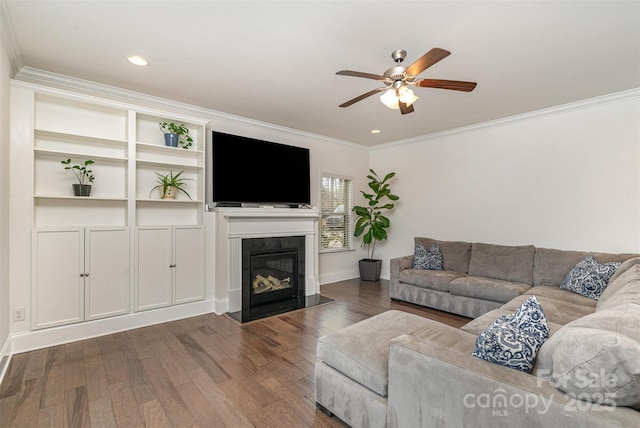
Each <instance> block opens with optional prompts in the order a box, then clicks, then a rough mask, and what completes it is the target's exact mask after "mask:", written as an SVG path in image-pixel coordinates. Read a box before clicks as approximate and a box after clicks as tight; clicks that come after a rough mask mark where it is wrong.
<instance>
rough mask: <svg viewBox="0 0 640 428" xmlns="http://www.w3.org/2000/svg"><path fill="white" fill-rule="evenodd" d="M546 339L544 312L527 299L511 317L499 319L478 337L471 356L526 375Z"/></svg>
mask: <svg viewBox="0 0 640 428" xmlns="http://www.w3.org/2000/svg"><path fill="white" fill-rule="evenodd" d="M548 337H549V326H548V325H547V320H546V317H545V315H544V311H543V310H542V307H541V306H540V305H539V304H538V301H537V300H536V298H535V296H531V297H529V298H528V299H527V300H526V301H525V302H523V304H522V305H521V306H520V307H518V309H517V310H516V311H515V312H514V313H513V314H511V315H503V316H500V317H499V318H498V319H496V320H495V321H494V322H493V323H491V324H490V325H489V327H487V328H486V329H485V330H484V331H483V332H482V333H480V335H479V336H478V338H477V340H476V344H475V347H474V349H473V353H472V355H473V356H474V357H478V358H481V359H483V360H486V361H489V362H491V363H495V364H500V365H503V366H505V367H509V368H512V369H516V370H520V371H522V372H525V373H530V372H531V370H532V369H533V365H534V363H535V358H536V354H537V353H538V350H539V349H540V347H541V346H542V344H543V343H544V342H545V341H546V340H547V338H548Z"/></svg>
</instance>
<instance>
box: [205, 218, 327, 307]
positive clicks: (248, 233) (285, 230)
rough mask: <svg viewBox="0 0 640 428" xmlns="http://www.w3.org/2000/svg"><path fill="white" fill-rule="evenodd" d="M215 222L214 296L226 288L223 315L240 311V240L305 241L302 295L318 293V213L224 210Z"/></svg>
mask: <svg viewBox="0 0 640 428" xmlns="http://www.w3.org/2000/svg"><path fill="white" fill-rule="evenodd" d="M213 212H214V213H215V216H216V219H215V224H216V230H215V235H216V236H215V242H216V247H215V251H216V256H215V260H216V264H215V278H216V294H218V295H221V294H222V293H221V292H223V290H222V289H221V288H222V287H224V288H225V290H224V292H226V296H227V299H228V305H227V308H226V312H229V313H233V312H238V311H242V239H246V238H266V237H283V236H304V237H305V260H304V264H305V284H304V286H305V295H306V296H316V295H317V294H319V293H320V284H319V283H318V236H319V231H318V223H319V218H320V217H319V216H320V214H319V211H318V209H311V208H309V209H306V208H246V207H243V208H223V207H217V208H214V209H213Z"/></svg>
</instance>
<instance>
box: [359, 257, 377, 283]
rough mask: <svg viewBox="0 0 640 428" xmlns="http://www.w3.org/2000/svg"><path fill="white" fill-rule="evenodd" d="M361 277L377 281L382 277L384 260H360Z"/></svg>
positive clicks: (364, 279)
mask: <svg viewBox="0 0 640 428" xmlns="http://www.w3.org/2000/svg"><path fill="white" fill-rule="evenodd" d="M359 266H360V279H361V280H363V281H377V280H379V279H380V271H381V270H382V260H380V259H362V260H360V261H359Z"/></svg>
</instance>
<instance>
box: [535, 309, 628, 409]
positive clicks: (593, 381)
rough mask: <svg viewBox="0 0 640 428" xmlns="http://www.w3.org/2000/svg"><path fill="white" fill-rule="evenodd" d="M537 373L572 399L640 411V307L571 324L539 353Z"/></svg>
mask: <svg viewBox="0 0 640 428" xmlns="http://www.w3.org/2000/svg"><path fill="white" fill-rule="evenodd" d="M536 373H537V375H538V376H540V377H543V378H549V381H550V382H551V383H552V385H554V386H555V387H556V388H558V389H560V390H561V391H564V392H566V393H567V394H569V395H571V396H573V397H577V398H580V399H583V400H586V401H592V402H597V403H606V404H612V405H616V406H628V407H633V408H636V409H640V305H636V304H632V303H629V304H626V305H621V306H617V307H615V308H613V309H609V310H606V311H598V312H596V313H593V314H591V315H588V316H585V317H583V318H580V319H578V320H575V321H573V322H571V323H570V324H567V325H566V326H564V327H563V328H561V329H560V330H559V331H558V332H557V333H556V334H554V335H553V336H552V337H551V338H550V339H549V340H548V341H547V343H546V344H545V345H544V346H543V347H542V349H541V350H540V353H539V361H538V365H537V366H536Z"/></svg>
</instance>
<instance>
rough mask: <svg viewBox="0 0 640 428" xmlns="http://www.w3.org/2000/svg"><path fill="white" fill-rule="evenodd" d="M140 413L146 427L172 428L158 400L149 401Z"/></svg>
mask: <svg viewBox="0 0 640 428" xmlns="http://www.w3.org/2000/svg"><path fill="white" fill-rule="evenodd" d="M140 413H141V414H142V418H143V420H144V426H146V427H154V428H171V427H172V425H171V422H169V418H168V417H167V414H166V413H165V412H164V409H163V408H162V404H160V401H158V400H151V401H147V402H146V403H143V404H141V405H140Z"/></svg>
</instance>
